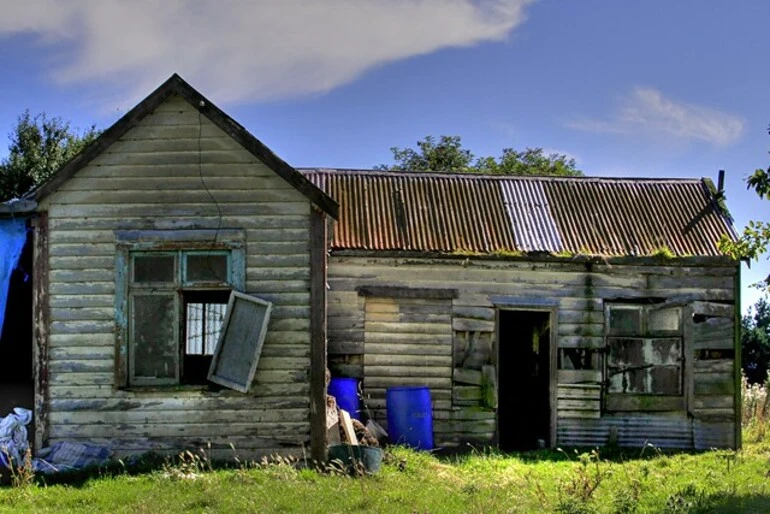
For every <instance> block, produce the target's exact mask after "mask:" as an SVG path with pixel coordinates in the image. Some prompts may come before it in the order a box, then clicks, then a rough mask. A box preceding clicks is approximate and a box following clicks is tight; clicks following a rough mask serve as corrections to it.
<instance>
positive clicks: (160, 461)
mask: <svg viewBox="0 0 770 514" xmlns="http://www.w3.org/2000/svg"><path fill="white" fill-rule="evenodd" d="M166 463H168V458H167V457H165V456H162V455H158V454H155V453H145V454H142V455H138V456H136V457H132V458H130V459H127V460H125V461H119V460H113V461H110V462H108V463H107V464H104V465H101V466H91V467H87V468H83V469H73V470H67V471H60V472H58V473H51V474H48V475H45V474H42V473H38V474H36V475H35V479H34V480H35V482H36V483H38V484H41V485H55V484H61V485H70V486H74V487H81V486H83V485H85V484H86V483H87V482H88V481H89V480H93V479H99V478H105V477H114V476H118V475H142V474H146V473H152V472H154V471H159V470H160V469H162V468H163V466H164V465H165V464H166Z"/></svg>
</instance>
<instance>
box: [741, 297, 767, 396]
mask: <svg viewBox="0 0 770 514" xmlns="http://www.w3.org/2000/svg"><path fill="white" fill-rule="evenodd" d="M741 329H742V330H741V348H742V356H741V366H742V367H743V373H744V374H745V375H746V378H747V379H748V381H749V383H752V384H764V383H765V381H766V380H767V371H768V368H770V301H768V297H763V298H760V299H759V301H758V302H757V303H756V304H755V305H754V307H752V308H751V309H749V313H748V314H747V315H746V316H744V317H743V319H742V320H741Z"/></svg>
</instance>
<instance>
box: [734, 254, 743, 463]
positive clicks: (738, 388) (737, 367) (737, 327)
mask: <svg viewBox="0 0 770 514" xmlns="http://www.w3.org/2000/svg"><path fill="white" fill-rule="evenodd" d="M734 283H735V288H734V289H735V292H734V293H735V315H734V318H733V319H734V325H733V331H734V332H735V334H734V336H733V337H735V352H734V356H733V359H734V362H733V366H734V368H733V369H734V373H735V377H734V379H735V400H734V405H733V408H734V409H735V449H736V450H739V449H740V448H741V446H742V444H743V441H742V440H741V439H742V434H741V422H742V421H743V417H742V416H741V413H742V410H743V405H742V404H741V394H742V393H743V391H742V386H743V384H742V383H741V372H742V370H743V368H742V367H741V362H742V360H743V357H742V355H741V315H742V313H741V263H740V261H738V263H737V264H736V266H735V282H734Z"/></svg>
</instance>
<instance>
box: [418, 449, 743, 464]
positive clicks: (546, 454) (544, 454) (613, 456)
mask: <svg viewBox="0 0 770 514" xmlns="http://www.w3.org/2000/svg"><path fill="white" fill-rule="evenodd" d="M592 451H597V452H598V454H599V457H600V459H601V460H602V461H604V462H614V463H623V462H629V461H636V460H651V459H654V458H657V457H661V456H673V455H700V454H703V453H707V452H709V451H712V450H676V449H662V448H658V447H655V446H652V445H649V446H645V447H642V448H628V447H623V448H620V447H617V446H601V447H596V446H594V447H563V448H559V449H550V448H549V449H542V450H530V451H521V452H503V451H501V450H499V449H498V448H496V447H494V446H481V447H480V446H474V445H471V444H467V445H464V446H463V445H461V446H457V447H452V448H439V449H436V450H434V451H433V452H432V453H433V454H434V455H435V456H436V457H437V458H438V459H439V460H442V461H457V460H462V459H464V458H469V457H474V456H501V457H508V458H514V459H518V460H521V461H523V462H563V461H573V460H575V459H576V458H577V456H579V455H580V454H583V453H591V452H592ZM724 451H727V452H732V450H724Z"/></svg>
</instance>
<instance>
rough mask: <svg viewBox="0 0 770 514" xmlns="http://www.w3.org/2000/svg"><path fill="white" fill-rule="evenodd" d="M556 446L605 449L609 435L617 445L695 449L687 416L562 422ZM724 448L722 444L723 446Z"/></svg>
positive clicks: (639, 416) (560, 422)
mask: <svg viewBox="0 0 770 514" xmlns="http://www.w3.org/2000/svg"><path fill="white" fill-rule="evenodd" d="M557 427H558V428H557V443H558V444H559V445H562V446H605V445H607V444H609V442H610V434H611V433H614V434H615V437H617V444H618V446H626V447H636V448H641V447H644V446H646V445H648V444H651V445H654V446H656V447H658V448H692V447H693V422H692V420H691V419H688V418H687V417H686V415H683V414H676V415H666V414H657V415H656V414H647V415H627V414H626V415H622V416H621V415H617V416H612V415H604V416H603V417H602V418H601V419H580V420H577V419H575V420H573V419H559V422H558V424H557ZM720 446H721V445H720Z"/></svg>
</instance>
